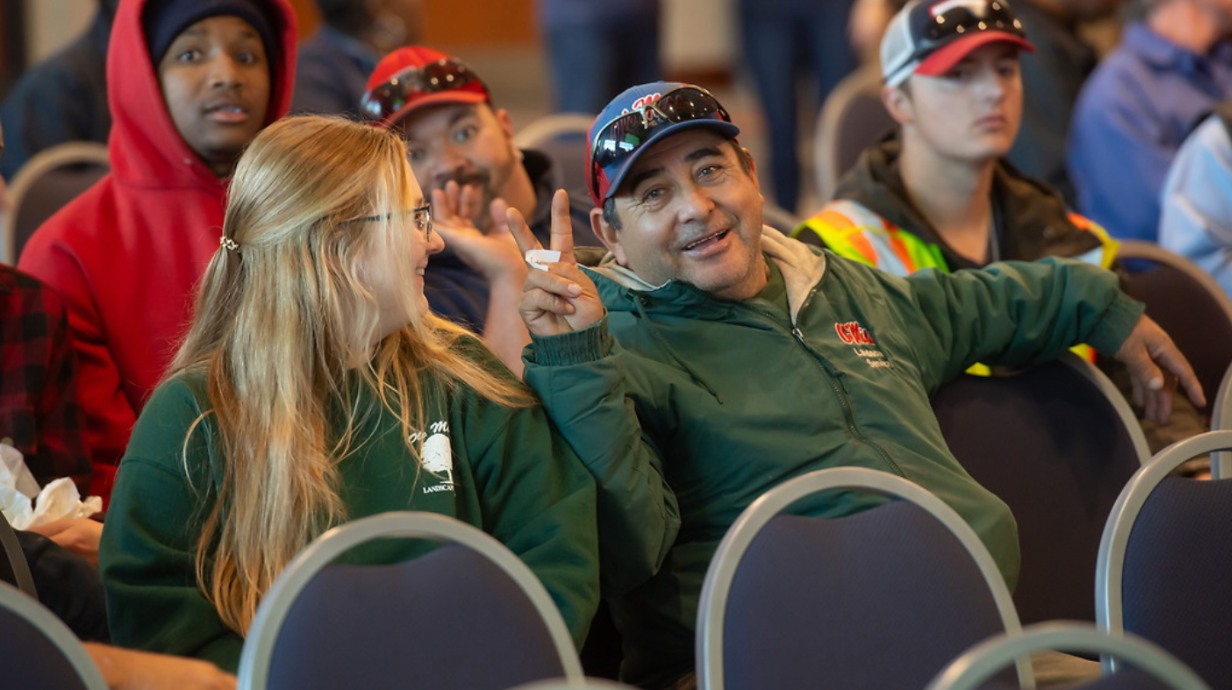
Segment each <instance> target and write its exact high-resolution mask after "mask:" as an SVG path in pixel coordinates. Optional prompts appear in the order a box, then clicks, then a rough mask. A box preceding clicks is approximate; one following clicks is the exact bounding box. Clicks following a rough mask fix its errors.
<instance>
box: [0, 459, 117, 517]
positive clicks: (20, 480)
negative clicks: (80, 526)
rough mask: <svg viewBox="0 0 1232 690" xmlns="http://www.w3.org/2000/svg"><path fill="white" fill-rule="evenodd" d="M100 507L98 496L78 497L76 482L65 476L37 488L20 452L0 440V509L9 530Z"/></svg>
mask: <svg viewBox="0 0 1232 690" xmlns="http://www.w3.org/2000/svg"><path fill="white" fill-rule="evenodd" d="M102 509H103V499H102V498H99V497H98V496H90V497H89V498H87V499H85V500H84V501H83V500H81V493H80V492H78V491H77V485H76V484H74V483H73V480H72V479H70V478H68V477H61V478H60V479H57V480H55V481H53V482H51V483H50V484H48V485H47V486H44V487H43V488H42V490H41V491H40V490H39V486H38V482H37V481H35V479H34V475H32V474H30V469H29V468H28V467H26V461H25V459H24V458H22V456H21V452H20V451H18V450H17V449H16V448H14V447H12V446H10V445H8V444H5V443H0V510H2V511H3V512H4V517H5V519H6V520H8V521H9V524H10V525H12V526H13V529H30V528H31V527H38V526H39V525H45V524H47V523H49V522H55V521H56V520H63V519H66V518H83V517H90V516H91V515H93V514H95V513H97V512H100V511H102Z"/></svg>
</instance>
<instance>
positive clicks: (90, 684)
mask: <svg viewBox="0 0 1232 690" xmlns="http://www.w3.org/2000/svg"><path fill="white" fill-rule="evenodd" d="M0 679H2V682H0V685H2V686H3V687H5V688H15V689H16V688H37V689H38V690H106V687H107V686H106V683H104V682H103V677H102V674H101V673H100V672H99V670H98V668H97V667H96V666H95V665H94V662H93V661H92V660H91V659H90V657H89V655H88V654H87V653H86V651H85V649H84V648H82V646H81V643H79V642H78V641H77V638H76V637H74V636H73V634H72V632H70V631H69V629H68V628H67V627H65V626H64V624H63V623H61V622H60V620H59V619H57V618H56V617H55V615H54V614H53V613H52V612H51V611H48V610H47V609H46V608H44V607H43V605H42V604H40V603H38V601H37V600H35V599H33V598H32V597H29V596H27V595H26V594H24V593H22V592H20V591H19V590H17V589H16V588H14V587H12V586H10V585H7V584H2V583H0Z"/></svg>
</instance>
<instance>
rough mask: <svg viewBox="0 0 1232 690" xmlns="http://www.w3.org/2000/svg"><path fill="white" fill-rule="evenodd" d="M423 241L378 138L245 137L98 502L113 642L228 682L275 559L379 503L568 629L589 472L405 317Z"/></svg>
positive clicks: (588, 511) (467, 340) (416, 298)
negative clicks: (437, 531)
mask: <svg viewBox="0 0 1232 690" xmlns="http://www.w3.org/2000/svg"><path fill="white" fill-rule="evenodd" d="M443 247H444V243H443V241H442V240H441V239H440V237H439V235H437V234H436V233H434V232H433V231H432V222H431V218H430V217H429V213H428V202H427V201H426V200H425V199H424V195H423V192H422V191H421V189H420V187H419V185H418V184H417V183H416V181H415V178H414V176H413V175H412V173H411V169H410V166H409V165H408V163H407V161H406V150H405V147H404V145H403V143H402V141H401V140H400V139H399V138H398V137H397V135H395V134H393V133H391V132H389V131H387V130H383V129H379V128H376V127H367V126H364V125H359V124H354V123H350V122H346V121H343V120H338V119H329V118H321V117H301V118H289V119H284V120H282V121H280V122H278V123H275V124H274V125H271V126H270V127H268V128H267V129H265V130H264V131H263V132H261V134H260V135H258V136H257V137H256V138H255V139H254V140H253V142H252V144H251V145H250V146H249V148H248V150H247V151H246V152H245V153H244V155H243V157H242V158H241V159H240V161H239V164H238V167H237V168H236V172H235V176H234V179H233V180H232V182H231V188H230V196H229V199H228V204H227V210H226V217H225V221H224V225H223V229H222V239H221V244H220V246H219V249H218V251H217V253H216V254H215V256H214V257H213V260H212V261H211V262H210V264H209V267H208V268H207V270H206V274H205V276H204V279H203V282H202V285H201V292H200V295H199V297H198V301H197V308H196V316H195V319H194V321H193V323H192V326H191V329H190V330H189V333H188V335H187V337H186V339H185V341H184V343H183V344H182V346H181V347H180V350H179V353H178V354H177V355H176V357H175V360H174V361H173V363H172V365H171V368H170V369H169V371H168V374H167V376H166V378H165V380H164V381H163V382H162V384H161V385H160V386H159V387H158V389H157V390H156V391H155V392H154V394H153V396H152V398H151V399H150V401H149V404H148V405H146V407H145V410H144V411H143V413H142V415H141V418H140V419H139V420H138V422H137V424H136V427H135V428H134V430H133V435H132V440H131V442H130V444H129V446H128V452H127V453H126V454H125V457H124V461H123V464H122V466H121V469H120V473H119V480H118V483H117V484H116V489H115V493H114V494H113V498H112V502H111V508H110V511H109V513H108V516H107V525H106V528H105V530H104V533H103V544H102V548H101V555H100V560H101V566H102V574H103V579H104V583H105V587H106V591H107V606H108V613H109V619H110V625H111V634H112V640H113V641H114V642H115V643H116V644H119V645H121V646H125V647H134V648H138V649H147V650H151V651H160V652H166V653H173V654H180V655H184V656H193V657H198V658H202V659H206V660H209V661H213V662H214V663H216V664H218V665H219V666H220V667H221V668H223V669H224V670H228V671H232V672H234V671H235V669H236V667H237V666H238V663H239V656H240V649H241V645H242V641H243V637H244V634H245V632H246V630H247V629H248V626H249V625H250V623H251V622H252V619H253V615H254V613H255V611H256V608H257V605H258V604H259V603H260V601H261V597H262V595H263V594H264V593H265V592H266V591H267V590H268V589H269V587H270V585H271V583H272V582H273V580H274V579H275V578H276V577H277V576H278V574H279V572H280V571H281V570H282V569H283V568H284V567H285V566H286V564H287V563H288V562H289V561H290V560H291V559H292V558H293V557H294V556H295V555H296V553H297V552H298V551H300V550H301V549H302V548H303V547H304V546H306V545H307V544H308V543H309V542H310V541H311V540H312V539H313V538H314V537H316V536H317V535H319V534H321V533H322V532H323V531H325V530H326V529H328V528H329V527H331V526H333V525H336V524H338V523H340V522H343V521H345V520H349V519H355V518H360V517H365V516H367V515H372V514H376V513H381V512H385V511H391V510H419V511H428V512H434V513H441V514H444V515H448V516H451V517H455V518H457V519H459V520H462V521H464V522H467V523H469V524H471V525H474V526H476V527H479V528H481V529H484V530H485V531H487V532H489V533H490V534H492V535H493V536H495V537H496V538H497V539H499V540H500V541H502V542H503V543H504V544H505V545H506V546H508V547H509V548H510V549H512V550H513V551H514V552H515V553H517V554H518V555H519V556H521V557H522V559H523V560H524V561H525V562H526V563H527V565H529V566H530V568H531V569H532V570H534V571H535V572H536V574H537V575H539V577H540V579H541V580H542V581H543V583H544V585H545V586H546V587H547V589H548V591H549V592H550V593H551V594H552V596H553V598H554V600H555V601H556V603H557V605H558V606H559V607H560V609H561V611H562V613H563V614H564V617H565V620H566V621H567V622H568V623H569V626H570V629H571V630H572V632H573V634H574V637H575V639H576V640H577V641H578V642H579V643H580V641H581V639H582V638H583V636H584V635H585V631H586V630H587V627H588V626H589V623H590V619H591V616H592V615H593V613H594V609H595V606H596V605H597V601H598V562H597V560H598V557H597V543H596V536H595V508H594V505H595V503H594V501H595V494H594V485H593V482H592V480H591V478H590V475H589V473H588V472H587V471H586V469H585V468H584V467H583V466H582V465H581V463H580V462H579V461H578V460H577V457H576V456H575V455H574V454H573V452H572V451H571V450H570V449H569V447H568V446H567V445H566V444H565V442H564V441H563V440H562V439H561V438H560V437H559V436H557V434H556V433H555V431H554V430H553V429H552V428H551V427H550V426H549V423H548V421H547V418H546V417H545V415H544V413H543V411H542V409H541V408H540V407H539V405H538V404H537V403H536V401H535V400H534V399H533V398H532V396H531V395H530V394H529V393H528V392H527V390H526V389H525V388H523V386H522V385H521V383H520V382H518V381H517V380H516V379H514V378H513V376H512V375H510V373H509V372H508V370H507V369H505V368H504V366H503V365H501V364H500V363H499V362H498V361H497V360H496V358H495V357H494V356H493V355H492V354H491V353H490V352H489V351H487V350H486V349H485V348H484V347H483V346H482V345H481V344H480V343H479V341H478V340H477V339H476V338H475V337H474V336H472V335H469V334H467V333H466V332H465V331H463V330H462V329H460V328H458V327H457V326H454V325H452V324H450V323H449V322H447V321H445V320H443V319H441V318H438V317H436V316H434V315H433V314H432V313H431V312H430V311H429V310H428V307H427V302H426V301H425V299H424V295H423V274H424V269H425V267H426V266H427V263H428V257H429V255H431V254H434V253H436V252H439V251H440V250H441V249H442V248H443ZM151 289H157V286H151ZM401 555H403V556H404V555H405V554H401ZM398 557H399V555H398V554H393V553H383V554H382V555H380V556H374V555H373V554H372V553H368V554H366V555H364V556H361V557H360V558H359V559H358V560H364V561H365V562H372V561H377V562H388V561H391V560H397V559H398Z"/></svg>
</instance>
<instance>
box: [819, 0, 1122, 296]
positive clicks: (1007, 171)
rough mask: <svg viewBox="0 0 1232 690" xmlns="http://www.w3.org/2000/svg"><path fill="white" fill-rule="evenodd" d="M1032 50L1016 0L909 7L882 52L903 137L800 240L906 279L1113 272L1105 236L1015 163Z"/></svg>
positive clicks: (850, 178) (887, 96) (845, 186)
mask: <svg viewBox="0 0 1232 690" xmlns="http://www.w3.org/2000/svg"><path fill="white" fill-rule="evenodd" d="M1031 49H1032V46H1031V44H1030V43H1028V42H1027V39H1026V36H1025V34H1024V33H1023V31H1022V28H1021V25H1020V24H1019V22H1018V20H1017V19H1016V18H1015V17H1014V15H1013V13H1012V12H1011V11H1010V7H1009V6H1008V5H1007V4H1006V2H1005V0H934V1H928V0H925V1H919V0H917V1H916V2H912V3H910V4H908V5H907V6H906V7H905V8H903V10H902V11H901V12H899V13H898V14H896V15H895V16H894V18H893V19H892V20H891V22H890V25H889V28H888V29H887V31H886V33H885V36H884V38H883V40H882V44H881V55H882V63H881V64H882V71H883V73H884V76H885V80H886V85H885V87H884V89H883V91H882V100H883V102H884V103H885V106H886V109H887V110H888V111H889V113H890V115H891V116H892V117H893V118H894V119H895V120H896V121H897V122H898V124H899V129H898V131H897V132H894V133H892V134H890V135H889V136H887V137H885V138H884V139H882V140H881V141H880V142H878V143H877V144H874V145H873V146H871V147H869V148H868V149H867V150H866V151H865V152H864V154H863V155H862V156H861V158H860V160H859V162H858V163H857V164H856V166H855V168H853V169H852V170H851V171H850V172H849V173H847V175H846V176H844V177H843V179H842V180H841V181H840V182H839V185H838V189H837V191H836V192H835V199H834V200H833V201H831V202H830V203H829V204H828V205H827V206H826V207H825V208H824V209H823V210H822V211H821V212H820V213H818V214H817V215H816V216H814V217H812V218H810V219H809V220H807V221H805V223H804V224H802V225H801V226H800V227H799V228H797V229H796V231H795V233H794V236H796V237H799V238H800V239H802V240H803V241H805V242H810V243H818V244H823V246H826V247H828V248H829V249H831V250H833V251H834V252H836V253H838V254H841V255H842V256H845V257H847V258H850V259H855V260H857V261H862V262H864V263H867V264H869V265H872V266H876V267H878V268H881V269H882V270H887V271H890V272H891V273H896V274H898V275H906V274H909V273H914V272H915V271H917V270H919V269H921V268H930V267H931V268H939V269H941V270H944V271H951V270H957V269H960V268H978V267H981V266H984V265H986V264H988V263H991V262H993V261H1000V260H1007V259H1010V260H1023V261H1034V260H1036V259H1039V258H1042V257H1044V256H1072V257H1082V258H1085V259H1087V260H1089V261H1091V262H1093V263H1096V264H1098V265H1101V266H1103V267H1105V268H1107V267H1108V266H1109V265H1111V262H1112V260H1113V258H1114V256H1115V253H1116V243H1115V242H1112V241H1111V240H1110V239H1109V238H1108V236H1107V234H1106V233H1105V232H1104V231H1103V230H1102V229H1100V228H1099V227H1098V226H1096V225H1094V224H1093V223H1091V221H1089V220H1087V219H1085V218H1083V217H1081V216H1078V215H1076V214H1073V213H1071V212H1070V211H1069V209H1067V208H1066V206H1065V202H1064V200H1063V199H1062V198H1061V196H1060V194H1058V193H1057V192H1056V190H1054V189H1052V188H1051V187H1049V186H1047V185H1046V184H1044V183H1043V182H1040V181H1039V180H1035V179H1033V178H1030V177H1027V176H1025V175H1023V174H1022V173H1020V172H1019V171H1018V170H1017V169H1016V168H1014V166H1012V165H1010V164H1009V163H1007V162H1006V161H1005V159H1004V156H1005V155H1006V153H1007V152H1008V151H1009V150H1010V147H1011V146H1012V145H1013V144H1014V139H1015V137H1016V136H1017V134H1018V128H1019V124H1020V123H1021V121H1022V103H1023V97H1022V80H1021V78H1020V75H1019V69H1018V67H1019V65H1018V53H1019V51H1020V50H1031Z"/></svg>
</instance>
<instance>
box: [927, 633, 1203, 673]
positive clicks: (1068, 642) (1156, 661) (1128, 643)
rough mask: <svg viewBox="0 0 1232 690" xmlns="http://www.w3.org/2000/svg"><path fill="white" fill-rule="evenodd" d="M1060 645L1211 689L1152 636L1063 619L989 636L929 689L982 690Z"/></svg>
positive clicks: (1065, 648)
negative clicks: (1017, 664) (1010, 667)
mask: <svg viewBox="0 0 1232 690" xmlns="http://www.w3.org/2000/svg"><path fill="white" fill-rule="evenodd" d="M1055 649H1061V650H1066V651H1072V652H1081V653H1089V654H1101V655H1115V656H1117V657H1119V658H1121V659H1123V660H1125V661H1127V662H1130V663H1131V664H1133V666H1135V667H1137V668H1141V669H1142V670H1144V671H1147V672H1149V673H1151V674H1152V675H1154V676H1155V677H1157V678H1159V679H1160V680H1161V681H1163V682H1165V683H1168V684H1169V685H1171V686H1172V687H1173V688H1174V689H1175V690H1210V686H1208V685H1207V684H1206V683H1205V682H1204V681H1203V680H1202V679H1201V678H1199V677H1198V675H1197V674H1196V673H1194V672H1193V670H1192V669H1190V668H1189V667H1188V666H1186V665H1185V664H1183V663H1181V661H1180V660H1178V659H1177V658H1176V657H1174V656H1172V655H1171V654H1169V653H1168V652H1166V651H1165V650H1163V649H1161V648H1160V647H1159V646H1158V645H1156V644H1153V643H1151V642H1150V641H1148V640H1144V639H1142V638H1141V637H1138V636H1136V635H1121V636H1114V635H1109V634H1107V633H1105V632H1102V631H1100V630H1098V629H1096V628H1095V627H1094V626H1092V625H1089V624H1086V623H1064V622H1052V623H1038V624H1035V625H1029V626H1027V627H1025V628H1023V630H1022V632H1021V633H1018V634H1006V635H998V636H997V637H994V638H991V639H988V640H985V641H984V642H981V643H980V644H978V645H976V646H974V647H972V648H971V649H969V650H968V651H966V652H965V653H963V655H962V656H960V657H958V658H957V659H955V660H954V661H953V662H951V663H950V665H949V666H948V667H946V669H945V670H943V671H942V672H941V673H940V674H938V676H937V677H936V678H934V679H933V681H932V682H931V683H929V684H928V687H927V688H925V690H977V689H978V688H981V687H983V684H984V683H985V682H986V681H987V680H988V679H989V678H991V677H992V676H993V674H995V673H996V672H997V671H999V670H1001V669H1002V668H1004V667H1005V666H1006V665H1007V664H1009V663H1010V662H1011V661H1015V660H1019V659H1022V658H1023V657H1026V656H1029V655H1030V654H1032V653H1033V652H1041V651H1048V650H1055ZM1066 687H1069V686H1066ZM1078 687H1081V686H1078ZM1075 690H1077V689H1075Z"/></svg>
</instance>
